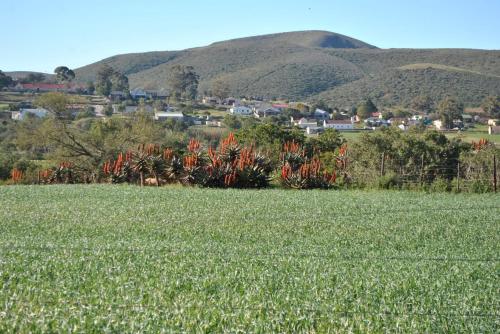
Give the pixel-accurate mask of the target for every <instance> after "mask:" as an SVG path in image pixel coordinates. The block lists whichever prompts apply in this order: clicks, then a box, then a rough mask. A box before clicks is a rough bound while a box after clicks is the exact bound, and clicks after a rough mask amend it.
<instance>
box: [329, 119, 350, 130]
mask: <svg viewBox="0 0 500 334" xmlns="http://www.w3.org/2000/svg"><path fill="white" fill-rule="evenodd" d="M323 127H324V128H325V129H335V130H353V129H354V126H353V124H352V122H351V120H349V119H346V120H324V121H323Z"/></svg>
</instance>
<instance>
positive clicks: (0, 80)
mask: <svg viewBox="0 0 500 334" xmlns="http://www.w3.org/2000/svg"><path fill="white" fill-rule="evenodd" d="M13 82H14V80H12V78H11V77H10V76H8V75H6V74H5V73H3V72H2V71H0V89H2V88H4V87H8V86H10V85H12V83H13Z"/></svg>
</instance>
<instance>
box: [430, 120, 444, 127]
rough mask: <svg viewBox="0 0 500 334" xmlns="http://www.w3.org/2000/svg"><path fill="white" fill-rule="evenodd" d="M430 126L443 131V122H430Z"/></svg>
mask: <svg viewBox="0 0 500 334" xmlns="http://www.w3.org/2000/svg"><path fill="white" fill-rule="evenodd" d="M432 124H434V127H435V128H436V130H444V129H445V127H444V125H443V122H442V121H441V120H440V119H438V120H435V121H434V122H432Z"/></svg>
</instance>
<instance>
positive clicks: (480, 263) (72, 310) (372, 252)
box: [0, 185, 500, 333]
mask: <svg viewBox="0 0 500 334" xmlns="http://www.w3.org/2000/svg"><path fill="white" fill-rule="evenodd" d="M0 198H1V199H2V210H0V332H21V333H23V332H118V333H121V332H160V331H161V330H162V329H163V330H164V331H165V332H222V331H227V332H237V331H241V332H261V333H269V332H363V333H364V332H387V331H390V332H401V333H408V332H413V333H422V332H430V333H436V332H449V333H456V332H482V333H488V332H489V333H493V332H496V331H498V328H500V327H499V326H500V309H499V305H500V291H499V279H498V278H499V277H498V275H499V272H500V265H499V263H500V254H499V253H500V251H499V244H500V233H499V232H500V221H499V218H498V217H499V215H500V201H499V196H498V195H495V194H487V195H465V194H458V195H456V194H428V195H427V194H423V193H417V192H402V191H398V192H375V191H374V192H361V191H286V190H263V191H245V190H243V191H242V190H211V189H197V188H180V187H179V188H177V187H164V188H143V189H141V188H139V187H134V186H106V185H95V186H94V185H93V186H84V185H80V186H5V187H0Z"/></svg>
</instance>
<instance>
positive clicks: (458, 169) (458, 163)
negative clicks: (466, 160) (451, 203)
mask: <svg viewBox="0 0 500 334" xmlns="http://www.w3.org/2000/svg"><path fill="white" fill-rule="evenodd" d="M459 192H460V161H458V162H457V193H459Z"/></svg>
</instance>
